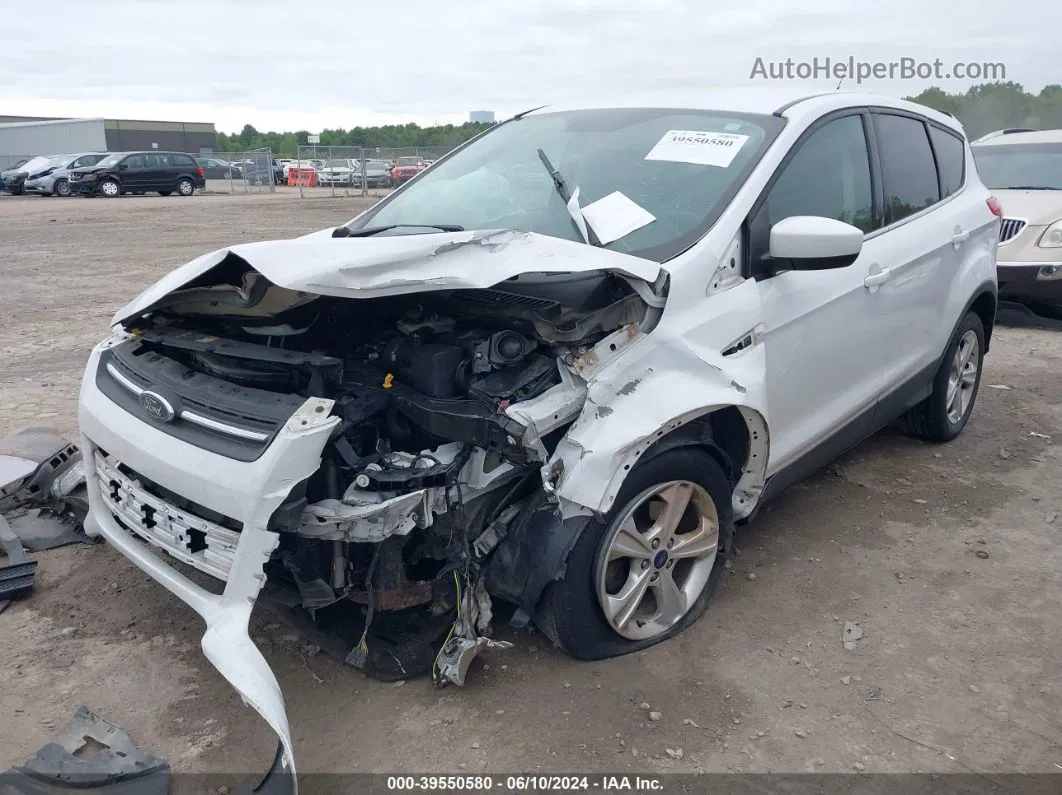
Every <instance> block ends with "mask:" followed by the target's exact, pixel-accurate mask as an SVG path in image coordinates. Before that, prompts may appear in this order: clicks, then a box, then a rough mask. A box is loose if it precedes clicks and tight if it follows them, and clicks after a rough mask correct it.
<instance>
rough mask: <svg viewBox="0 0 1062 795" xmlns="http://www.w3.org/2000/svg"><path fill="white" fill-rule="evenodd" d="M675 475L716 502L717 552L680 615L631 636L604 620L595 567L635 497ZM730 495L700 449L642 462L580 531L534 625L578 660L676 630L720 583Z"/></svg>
mask: <svg viewBox="0 0 1062 795" xmlns="http://www.w3.org/2000/svg"><path fill="white" fill-rule="evenodd" d="M676 480H682V481H688V482H690V483H695V484H697V485H699V486H701V487H702V488H703V489H704V490H705V491H706V492H707V493H708V495H709V496H710V497H711V499H712V501H713V502H714V503H715V510H716V513H717V515H718V521H719V542H718V553H717V554H716V557H715V562H714V565H713V566H712V569H711V573H710V574H709V575H708V580H707V582H706V584H705V585H704V588H703V589H702V590H701V592H700V595H699V596H698V597H697V598H696V599H695V601H694V603H693V605H692V606H691V607H690V608H689V609H688V610H687V611H686V613H685V614H684V615H683V616H682V618H681V619H679V620H678V621H677V622H676V623H674V624H673V625H671V626H670V627H669V628H668V629H666V630H664V631H662V632H660V633H659V634H657V635H655V636H653V637H650V638H645V639H640V640H632V639H629V638H627V637H624V636H622V635H620V634H619V633H618V632H617V631H616V630H614V629H613V628H612V627H611V626H610V625H609V623H608V621H607V619H606V618H605V615H604V612H603V610H602V608H601V606H600V602H599V601H598V595H597V572H598V570H599V561H600V558H601V556H602V555H604V554H605V552H606V550H605V548H604V545H603V542H604V541H605V540H606V539H607V538H608V537H609V534H610V531H611V529H612V526H613V523H614V522H616V521H618V520H619V519H621V518H622V517H623V516H624V515H626V513H627V512H628V510H629V509H630V507H631V504H632V502H633V501H634V500H636V499H638V498H639V496H640V495H642V494H643V493H644V492H645V491H646V490H647V489H650V488H652V487H653V486H654V485H656V484H665V483H668V482H669V481H676ZM731 494H732V487H731V485H730V482H729V481H728V480H727V477H726V475H725V474H724V473H723V470H722V469H721V468H720V466H719V463H718V462H717V461H716V460H715V459H714V458H712V456H711V455H709V454H708V453H706V452H705V451H703V450H699V449H692V448H686V449H678V450H672V451H669V452H665V453H661V454H660V455H658V456H655V457H652V458H649V459H647V460H645V461H643V462H642V463H641V464H640V465H638V466H637V467H636V468H635V469H634V470H632V471H631V473H630V475H628V477H627V479H626V481H625V482H624V484H623V487H622V488H621V489H620V493H619V494H618V495H617V497H616V501H615V503H614V505H613V508H612V510H611V511H609V513H608V514H607V515H606V516H605V518H604V519H603V520H593V521H591V523H590V524H589V525H587V527H586V528H585V529H584V530H583V533H582V535H581V536H580V537H579V540H578V541H577V542H576V544H575V547H574V548H573V549H572V551H571V554H570V555H569V556H568V561H567V564H566V567H565V574H564V577H563V578H562V579H560V580H558V581H556V582H553V583H550V585H549V586H548V587H547V589H546V592H545V593H544V594H543V597H542V600H541V602H540V604H539V607H538V610H537V611H536V615H535V624H536V625H537V626H538V628H539V629H540V630H542V632H544V633H545V634H546V635H547V636H548V637H549V638H550V639H551V640H552V641H553V642H554V643H556V644H557V646H559V647H560V648H561V649H562V650H563V651H564V652H565V653H567V654H568V655H570V656H572V657H575V658H576V659H580V660H600V659H604V658H607V657H617V656H619V655H622V654H629V653H631V652H636V651H639V650H641V649H645V648H648V647H649V646H653V645H656V644H657V643H660V642H661V641H663V640H667V639H668V638H671V637H674V636H675V635H677V634H679V633H680V632H682V631H683V630H684V629H686V628H687V627H688V626H690V625H691V624H693V622H695V621H696V620H697V619H698V618H700V617H701V615H703V614H704V611H705V610H706V609H707V607H708V603H709V601H711V598H712V596H713V595H714V593H715V591H716V590H717V589H718V587H719V582H720V580H721V578H722V575H723V571H724V568H725V563H726V556H727V554H728V553H729V550H730V548H731V545H732V542H733V536H734V521H733V509H732V506H731Z"/></svg>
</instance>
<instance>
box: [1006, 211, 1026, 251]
mask: <svg viewBox="0 0 1062 795" xmlns="http://www.w3.org/2000/svg"><path fill="white" fill-rule="evenodd" d="M1026 226H1028V222H1026V221H1025V220H1024V219H1022V218H1004V219H1003V224H1002V225H1001V226H1000V229H999V245H1001V246H1002V245H1003V244H1004V243H1009V242H1010V241H1011V240H1013V239H1014V238H1016V237H1017V236H1018V235H1020V234H1021V233H1022V230H1023V229H1025V227H1026Z"/></svg>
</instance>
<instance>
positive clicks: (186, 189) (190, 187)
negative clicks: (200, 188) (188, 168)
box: [177, 177, 195, 196]
mask: <svg viewBox="0 0 1062 795" xmlns="http://www.w3.org/2000/svg"><path fill="white" fill-rule="evenodd" d="M177 192H178V193H179V194H181V195H182V196H191V195H192V194H193V193H195V183H194V182H192V180H190V179H188V177H181V178H180V179H179V180H177Z"/></svg>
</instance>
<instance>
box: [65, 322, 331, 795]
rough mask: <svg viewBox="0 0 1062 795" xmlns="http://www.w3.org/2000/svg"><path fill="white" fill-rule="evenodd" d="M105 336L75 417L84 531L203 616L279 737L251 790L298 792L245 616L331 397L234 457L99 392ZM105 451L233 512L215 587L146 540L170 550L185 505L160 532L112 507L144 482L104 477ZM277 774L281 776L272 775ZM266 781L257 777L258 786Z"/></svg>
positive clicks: (309, 462) (270, 684)
mask: <svg viewBox="0 0 1062 795" xmlns="http://www.w3.org/2000/svg"><path fill="white" fill-rule="evenodd" d="M110 344H112V343H110V342H104V343H102V344H101V345H100V346H98V347H97V348H96V349H95V350H94V351H93V353H92V355H91V356H90V358H89V362H88V366H87V369H86V375H85V378H84V379H83V381H82V386H81V397H80V405H79V421H80V424H81V432H82V452H83V454H84V457H85V462H86V467H85V469H86V474H87V476H88V477H87V484H86V485H87V491H88V501H89V514H88V517H87V519H86V521H85V529H86V531H87V532H89V533H90V534H94V535H95V534H102V535H103V536H104V537H105V538H106V539H107V540H108V541H109V542H110V543H111V544H112V545H113V546H114V547H116V548H117V549H118V550H119V551H120V552H121V553H122V554H123V555H125V556H126V557H127V558H129V559H130V560H131V561H133V563H135V564H136V565H137V566H138V567H139V568H141V569H143V570H144V571H145V572H147V573H148V574H149V575H150V576H151V577H152V578H154V579H155V580H157V581H158V582H160V583H161V584H162V585H163V586H165V587H166V588H167V589H168V590H170V591H171V592H172V593H174V594H175V595H176V596H178V597H179V598H180V599H182V600H183V601H184V602H186V603H187V604H188V605H190V606H191V607H192V608H193V609H194V610H195V611H196V612H197V613H199V615H200V616H202V617H203V620H204V621H205V622H206V625H207V626H206V633H205V634H204V635H203V639H202V648H203V653H204V654H205V655H206V657H207V659H208V660H210V662H211V663H212V664H213V665H214V667H215V668H217V669H218V671H219V672H220V673H221V675H222V676H224V677H225V678H226V679H227V680H228V681H229V683H230V684H231V685H232V686H233V687H234V688H235V689H236V690H237V692H239V694H240V696H241V697H242V698H243V700H244V703H246V704H248V705H250V706H251V708H252V709H254V710H255V711H256V712H258V713H259V714H260V715H261V716H262V718H263V719H265V721H266V722H267V723H268V724H269V725H270V727H272V729H273V730H274V731H275V732H276V733H277V735H278V736H279V738H280V748H279V749H278V756H277V760H276V763H275V764H274V767H273V770H271V771H270V777H269V778H270V782H269V787H268V788H266V789H262V788H260V789H259V790H256V791H261V792H276V793H280V792H291V793H296V792H297V790H298V785H297V782H296V778H295V764H294V755H293V750H292V744H291V732H290V729H289V727H288V719H287V714H286V711H285V707H284V697H283V694H282V693H281V690H280V685H279V683H278V682H277V680H276V677H275V676H274V675H273V672H272V671H271V670H270V668H269V665H268V663H267V662H266V661H265V658H264V657H263V656H262V654H261V653H260V652H259V650H258V648H257V647H256V646H255V645H254V643H253V642H252V641H251V638H250V636H249V634H248V622H249V620H250V615H251V609H252V608H253V606H254V603H255V600H256V599H257V597H258V594H259V591H260V590H261V588H262V585H263V584H264V582H265V574H264V573H263V565H264V564H265V563H266V561H267V560H268V559H269V556H270V554H271V553H272V551H273V550H274V549H275V548H276V546H277V544H278V542H279V537H278V536H277V534H276V533H274V532H271V531H269V530H267V529H266V528H267V526H268V522H269V519H270V517H271V515H272V514H273V512H274V511H275V510H276V509H277V508H278V507H279V506H280V504H281V503H282V502H283V501H284V499H285V498H286V497H287V496H288V494H289V492H290V491H291V489H292V488H293V487H294V486H295V485H296V484H298V483H299V482H301V481H303V480H305V479H306V478H307V477H309V476H310V475H311V474H312V473H313V472H314V471H316V469H317V468H318V466H319V464H320V458H321V451H322V450H323V449H324V445H325V443H326V442H327V440H328V437H329V435H330V433H331V431H332V429H333V428H334V427H335V425H336V424H337V423H338V421H339V420H338V418H336V417H329V409H330V407H331V401H326V400H319V399H310V400H308V401H307V402H306V404H304V405H303V407H302V408H300V409H299V410H298V411H297V412H296V413H295V414H294V415H293V416H292V417H291V419H290V420H289V421H288V423H287V424H286V425H285V427H284V428H283V430H282V431H281V432H280V433H279V434H278V435H277V437H276V439H275V440H274V441H273V443H272V444H271V445H270V446H269V448H267V449H266V451H265V452H264V453H263V454H262V456H261V457H260V458H258V459H257V460H255V461H251V462H239V461H234V460H232V459H229V458H225V457H223V456H219V455H216V454H214V453H210V452H207V451H205V450H201V449H199V448H196V447H193V446H192V445H189V444H187V443H185V442H183V441H181V440H179V439H176V438H175V437H173V436H170V435H168V434H166V433H164V432H162V431H161V430H159V429H158V428H157V427H155V426H154V425H153V424H152V423H151V422H149V421H148V420H146V419H144V418H140V417H135V416H132V415H131V414H129V413H127V412H126V411H125V410H124V409H122V408H120V407H118V406H117V405H116V404H114V403H113V402H111V401H110V399H109V398H107V397H106V396H105V395H104V394H103V393H102V392H100V391H99V389H98V388H97V387H96V384H95V374H96V370H97V367H98V365H99V356H100V352H101V350H102V349H104V348H105V347H108V346H109V345H110ZM104 452H105V453H106V456H107V459H106V460H107V461H109V462H110V464H111V465H113V464H114V463H115V462H120V464H121V465H123V471H124V472H125V474H126V479H127V480H128V481H129V483H132V484H135V485H136V486H138V487H139V486H141V485H144V487H145V491H146V490H150V487H149V486H147V485H146V484H147V483H153V484H158V486H161V487H162V488H163V489H168V490H170V491H172V492H174V493H176V494H179V495H181V496H182V497H184V498H185V499H187V500H190V501H192V502H193V503H195V504H197V505H199V506H202V507H204V508H206V509H208V510H209V511H214V512H216V513H218V514H221V515H223V516H226V517H230V518H231V519H233V520H235V521H236V522H239V524H240V530H239V531H238V533H237V534H236V535H235V536H234V537H230V540H234V541H235V548H234V549H232V548H230V549H227V550H226V554H225V556H224V562H225V567H224V568H225V569H227V578H226V579H225V588H224V592H223V593H222V594H221V595H217V594H213V593H210V592H209V591H207V590H206V589H204V588H202V587H200V586H199V585H197V584H196V583H194V582H193V581H192V580H191V579H189V578H188V577H186V576H184V575H183V574H182V573H180V572H179V571H178V570H177V569H176V568H174V567H173V566H172V565H170V563H169V561H168V560H167V559H166V558H165V557H164V556H159V555H157V554H155V553H154V552H153V551H152V550H151V548H150V546H149V545H154V546H156V547H160V548H162V549H163V550H166V551H167V552H170V551H171V550H170V547H171V546H173V545H176V544H177V543H178V542H180V541H181V540H182V536H181V529H182V528H183V527H187V526H188V525H189V522H188V521H187V518H188V515H187V512H184V516H183V517H182V516H181V515H180V514H175V517H174V521H172V522H167V523H165V525H164V529H165V530H166V531H167V532H165V533H163V532H156V533H151V532H147V530H148V529H155V528H158V527H160V526H161V525H159V524H158V523H154V525H153V527H152V528H149V527H148V526H147V525H151V524H152V523H153V520H152V518H151V517H152V516H153V514H150V513H149V514H147V519H148V521H147V523H146V524H145V525H142V526H139V527H137V526H136V522H135V521H134V519H135V517H136V513H135V512H132V513H131V512H128V511H121V510H118V508H119V507H120V506H123V505H124V506H125V507H128V506H129V505H130V504H132V505H138V504H140V503H139V502H134V500H136V495H137V494H138V493H139V494H141V495H142V494H143V492H140V491H138V490H136V489H130V488H128V487H129V483H127V482H125V481H123V482H122V483H115V482H110V481H109V482H104V480H106V478H107V473H108V472H111V471H113V470H109V469H107V468H106V467H104V468H98V467H97V466H95V465H94V464H95V462H97V461H98V457H100V456H102V455H103V453H104ZM138 476H139V478H141V479H143V480H144V484H141V483H140V480H139V479H138ZM105 490H106V491H105ZM156 496H158V495H156ZM155 509H156V510H157V506H155ZM119 518H121V521H119ZM193 529H196V530H199V528H193ZM224 538H225V537H222V541H224ZM184 540H185V541H187V539H184ZM145 541H146V542H147V543H144V542H145ZM222 573H224V571H222ZM278 777H279V779H280V780H281V783H277V780H278ZM265 786H266V782H263V785H262V787H265ZM276 787H281V788H279V789H276Z"/></svg>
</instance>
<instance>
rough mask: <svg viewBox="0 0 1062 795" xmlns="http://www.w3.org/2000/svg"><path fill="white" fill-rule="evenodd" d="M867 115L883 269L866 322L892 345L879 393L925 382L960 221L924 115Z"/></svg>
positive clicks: (936, 348)
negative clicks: (877, 174)
mask: <svg viewBox="0 0 1062 795" xmlns="http://www.w3.org/2000/svg"><path fill="white" fill-rule="evenodd" d="M871 115H872V118H873V120H874V134H875V138H876V142H877V151H878V156H879V158H880V162H881V182H882V190H883V192H884V207H885V219H884V220H885V226H884V227H883V228H882V229H880V230H878V231H876V232H875V233H874V236H875V237H876V238H879V245H881V246H882V248H883V254H882V262H881V264H882V266H884V274H883V275H885V276H887V278H886V279H885V280H884V281H883V282H882V284H881V285H880V286H878V287H877V288H876V289H877V291H878V300H877V302H876V310H877V311H876V314H875V317H874V323H875V325H876V327H877V328H879V329H880V330H881V333H882V334H883V335H886V337H887V338H888V340H889V345H890V347H892V349H893V352H894V355H892V356H890V357H889V358H888V360H887V361H883V362H882V367H883V369H884V375H885V384H884V393H883V397H884V396H885V395H887V394H889V393H890V392H896V391H903V390H904V387H905V385H910V386H912V387H913V386H915V384H912V383H911V382H912V381H917V382H919V383H922V382H925V381H926V380H927V377H931V372H928V371H929V370H930V368H934V367H935V366H936V362H937V358H938V357H939V356H940V354H941V352H942V350H941V345H942V342H941V340H940V335H939V333H937V331H936V329H937V327H938V325H939V324H938V319H939V317H940V316H941V314H942V313H943V310H944V308H945V307H946V306H947V302H948V291H949V286H950V284H951V279H952V277H953V275H954V274H955V273H956V272H957V269H958V262H959V260H958V252H957V248H958V246H956V245H953V240H952V238H953V236H955V235H956V234H957V233H958V228H959V227H960V226H961V225H960V224H959V219H958V218H957V217H955V215H954V213H953V210H955V209H956V208H957V207H958V203H954V202H948V201H942V196H944V198H947V196H948V195H953V194H954V193H955V191H956V190H957V189H958V185H956V184H954V181H955V180H954V176H952V177H949V179H948V180H947V184H942V180H941V177H940V174H939V173H938V171H937V160H936V157H935V155H934V147H933V144H932V143H931V139H930V135H931V128H930V125H929V123H928V122H927V120H925V119H923V118H921V117H919V116H916V115H913V114H906V113H903V112H902V111H893V110H891V109H890V110H887V111H886V110H880V111H875V112H874V113H872V114H871ZM940 143H941V145H943V144H944V143H946V142H945V141H943V140H941V141H940ZM959 179H960V180H961V175H960V177H959Z"/></svg>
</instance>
